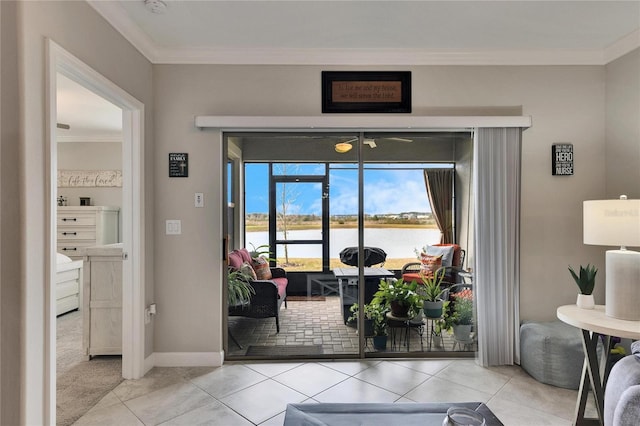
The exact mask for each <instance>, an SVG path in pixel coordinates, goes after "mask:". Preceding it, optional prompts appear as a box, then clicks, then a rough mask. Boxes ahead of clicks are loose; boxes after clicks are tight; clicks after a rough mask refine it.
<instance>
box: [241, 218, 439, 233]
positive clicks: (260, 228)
mask: <svg viewBox="0 0 640 426" xmlns="http://www.w3.org/2000/svg"><path fill="white" fill-rule="evenodd" d="M364 227H365V228H369V229H373V228H376V229H422V230H424V229H438V227H437V226H436V225H433V224H428V225H417V224H415V223H379V222H375V221H365V223H364ZM320 228H321V224H320V223H318V224H309V223H300V224H291V225H289V227H288V230H289V231H306V230H313V229H320ZM329 228H330V229H357V228H358V223H357V222H346V223H335V222H334V223H331V224H330V225H329ZM245 230H246V232H264V231H268V230H269V224H267V223H265V224H262V223H261V224H255V225H249V224H247V225H245Z"/></svg>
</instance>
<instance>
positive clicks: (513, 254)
mask: <svg viewBox="0 0 640 426" xmlns="http://www.w3.org/2000/svg"><path fill="white" fill-rule="evenodd" d="M521 136H522V130H521V129H520V128H483V129H477V131H476V134H475V141H474V197H475V200H474V201H475V203H474V204H475V214H474V216H475V232H476V238H475V261H476V264H475V267H476V272H475V276H474V288H475V296H476V306H477V331H478V357H477V362H478V363H479V364H480V365H483V366H490V365H510V364H513V363H514V362H515V363H519V362H520V339H519V329H520V324H519V322H520V312H519V299H520V293H519V288H520V281H519V279H520V278H519V277H520V265H519V259H520V229H519V228H520V163H521Z"/></svg>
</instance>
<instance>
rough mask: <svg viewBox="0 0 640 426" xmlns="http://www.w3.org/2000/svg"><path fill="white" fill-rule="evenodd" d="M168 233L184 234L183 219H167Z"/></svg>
mask: <svg viewBox="0 0 640 426" xmlns="http://www.w3.org/2000/svg"><path fill="white" fill-rule="evenodd" d="M166 227H167V229H166V234H167V235H180V234H182V221H181V220H175V219H171V220H167V221H166Z"/></svg>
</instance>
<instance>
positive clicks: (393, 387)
mask: <svg viewBox="0 0 640 426" xmlns="http://www.w3.org/2000/svg"><path fill="white" fill-rule="evenodd" d="M576 398H577V391H573V390H568V389H562V388H557V387H554V386H548V385H544V384H541V383H539V382H537V381H535V380H534V379H532V378H531V377H530V376H529V375H527V373H526V372H524V371H523V370H522V369H520V368H519V367H517V366H504V367H493V368H483V367H480V366H478V365H476V363H475V361H474V360H464V359H393V360H357V361H327V362H281V363H277V362H271V363H262V362H255V363H250V362H245V363H239V362H235V363H228V364H225V365H223V366H221V367H218V368H204V367H199V368H154V369H152V370H151V371H150V372H149V373H148V374H147V375H146V376H145V377H143V378H142V379H139V380H126V381H124V382H123V383H121V384H120V385H119V386H118V387H117V388H116V389H114V390H113V391H112V392H110V393H109V394H108V395H107V396H105V397H104V398H103V399H102V400H101V401H100V402H99V403H98V404H97V405H96V406H95V407H93V408H92V409H91V410H90V411H89V412H87V413H86V414H85V415H84V416H83V417H82V418H80V419H79V420H78V421H77V422H76V423H75V425H78V426H83V425H119V426H128V425H132V426H133V425H165V426H166V425H224V426H232V425H239V426H240V425H262V426H272V425H282V423H283V420H284V415H285V414H284V412H285V409H286V406H287V404H288V403H300V402H304V403H316V402H394V403H410V402H458V401H460V402H461V401H481V402H484V403H486V404H487V405H488V406H489V408H490V409H491V410H493V412H494V413H495V414H496V415H497V416H498V418H499V419H500V420H501V421H502V422H503V423H504V424H505V425H507V426H519V425H523V426H543V425H558V426H564V425H571V418H572V415H573V412H574V407H575V401H576ZM590 401H591V400H590ZM589 408H590V411H591V413H590V414H591V415H592V414H593V407H589Z"/></svg>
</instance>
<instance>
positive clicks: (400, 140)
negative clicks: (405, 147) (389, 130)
mask: <svg viewBox="0 0 640 426" xmlns="http://www.w3.org/2000/svg"><path fill="white" fill-rule="evenodd" d="M387 139H389V140H392V141H397V142H413V139H406V138H387Z"/></svg>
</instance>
